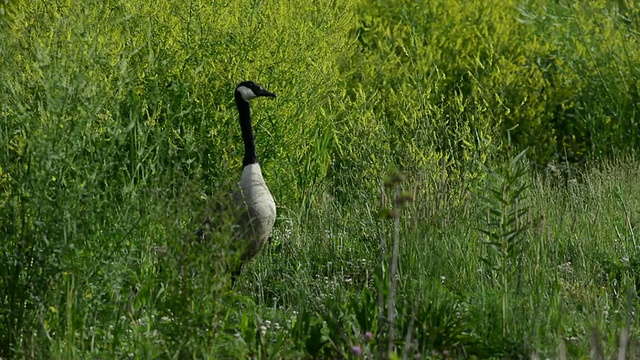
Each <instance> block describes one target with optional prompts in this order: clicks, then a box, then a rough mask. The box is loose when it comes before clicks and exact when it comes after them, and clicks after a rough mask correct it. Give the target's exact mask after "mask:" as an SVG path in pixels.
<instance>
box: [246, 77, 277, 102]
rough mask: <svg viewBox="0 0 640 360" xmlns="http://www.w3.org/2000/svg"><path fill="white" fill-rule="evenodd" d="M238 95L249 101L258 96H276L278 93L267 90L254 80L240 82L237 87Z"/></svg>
mask: <svg viewBox="0 0 640 360" xmlns="http://www.w3.org/2000/svg"><path fill="white" fill-rule="evenodd" d="M237 95H240V97H241V98H242V99H243V100H244V101H247V102H248V101H249V100H251V99H253V98H255V97H258V96H268V97H276V94H274V93H272V92H269V91H267V90H265V89H264V88H263V87H262V86H260V85H258V84H256V83H254V82H253V81H243V82H241V83H240V84H238V87H236V96H237Z"/></svg>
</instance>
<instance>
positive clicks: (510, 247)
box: [479, 149, 529, 333]
mask: <svg viewBox="0 0 640 360" xmlns="http://www.w3.org/2000/svg"><path fill="white" fill-rule="evenodd" d="M526 153H527V150H526V149H525V150H523V151H521V152H520V153H518V154H517V155H516V156H514V157H512V158H510V159H509V160H508V161H506V162H504V163H498V164H497V165H496V167H495V168H494V169H490V168H488V167H486V166H485V167H484V168H485V171H486V174H487V179H486V185H485V187H484V188H483V191H482V193H481V194H480V196H479V198H480V200H481V202H482V205H481V211H480V212H479V218H480V219H479V220H480V224H481V226H480V229H479V230H480V232H481V233H482V235H483V236H482V242H483V243H484V244H485V245H486V248H487V250H488V251H487V254H486V256H483V258H482V261H483V262H484V264H485V265H486V266H487V267H488V268H489V273H490V274H491V276H492V277H493V280H494V281H495V282H496V284H497V285H498V286H499V287H500V289H501V291H502V294H503V302H502V314H503V333H506V332H507V330H508V329H507V327H508V322H507V310H508V296H507V295H508V294H509V293H510V292H511V291H512V290H514V285H515V290H516V293H518V292H519V291H520V286H521V276H520V268H521V266H522V261H523V257H522V255H523V253H524V245H525V242H524V237H523V234H524V232H525V230H526V229H527V226H528V223H527V221H526V214H527V212H528V207H527V201H526V197H525V191H526V190H527V188H528V187H529V184H528V183H527V181H526V179H525V177H526V176H527V174H528V171H529V167H528V164H527V162H526V158H525V154H526ZM514 275H515V276H514ZM513 279H516V280H515V281H516V284H513Z"/></svg>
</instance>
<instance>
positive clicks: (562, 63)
mask: <svg viewBox="0 0 640 360" xmlns="http://www.w3.org/2000/svg"><path fill="white" fill-rule="evenodd" d="M639 13H640V8H638V6H637V5H635V4H634V3H633V2H629V1H625V0H620V1H613V2H612V1H604V0H599V1H590V2H573V3H572V2H563V1H515V0H507V1H497V0H496V1H494V0H491V1H477V2H469V1H445V0H437V1H407V0H390V1H378V0H320V1H315V2H259V1H250V0H241V1H198V0H192V1H188V2H176V1H166V0H165V1H156V2H144V1H114V0H110V1H91V0H90V1H83V2H76V1H71V0H68V1H62V0H59V1H53V2H51V1H31V2H26V1H4V2H2V3H0V19H1V21H0V28H1V31H2V36H0V233H1V234H2V237H3V239H2V245H1V248H2V253H1V254H0V261H1V264H0V265H1V266H0V268H1V269H2V270H1V272H0V288H1V289H2V292H1V293H0V309H2V310H0V326H2V331H0V348H1V350H0V356H9V355H11V354H18V353H21V354H27V353H28V352H29V351H36V352H37V351H44V349H46V350H48V351H49V350H50V351H54V352H55V351H56V350H59V351H61V352H62V353H64V351H68V352H69V353H65V354H67V355H69V354H71V355H73V354H74V351H79V350H78V349H87V348H90V345H88V344H91V343H92V341H95V339H96V338H99V339H101V340H102V341H104V342H105V343H109V344H111V345H106V346H105V347H104V349H103V348H101V350H104V351H107V352H109V351H115V348H116V347H118V346H119V345H115V344H119V340H118V339H114V338H111V337H110V336H112V335H110V332H109V331H107V330H103V331H104V333H100V334H98V335H96V333H93V335H87V332H85V331H84V328H85V327H87V328H88V327H90V326H93V325H92V324H98V323H100V322H102V321H103V319H105V318H109V317H113V318H120V316H125V317H126V316H132V315H131V314H132V313H136V311H139V312H145V311H149V312H151V310H150V309H151V308H153V306H160V305H158V304H159V303H161V302H162V301H164V300H162V301H161V300H160V298H161V297H160V295H158V294H159V293H162V292H164V293H165V294H166V293H170V292H171V289H172V288H171V286H173V285H171V284H172V283H171V280H167V279H166V278H169V279H170V278H171V276H172V275H175V274H173V273H171V271H169V270H166V266H165V272H164V273H163V275H158V274H157V272H156V270H157V269H156V266H157V263H156V261H157V259H156V258H155V257H154V256H155V255H153V254H155V253H154V250H153V249H155V247H157V246H168V247H169V248H170V249H175V248H178V247H180V246H181V244H180V239H181V238H182V237H184V236H185V234H189V233H190V232H191V231H192V230H193V224H192V223H193V220H192V219H193V218H196V215H197V214H199V213H200V212H201V211H202V210H203V209H204V208H205V206H206V202H207V199H208V198H209V197H211V196H216V195H218V194H220V193H223V192H225V191H227V190H229V189H230V188H232V187H233V186H234V185H233V184H234V182H235V181H236V180H235V179H236V178H237V174H238V173H239V169H240V160H239V159H240V158H241V156H242V155H241V154H242V145H241V138H240V134H239V129H238V124H237V114H236V110H235V105H234V103H233V98H232V89H233V88H234V86H235V85H236V84H237V83H238V82H239V81H242V80H245V79H252V80H255V81H257V82H258V83H260V84H261V85H264V86H265V87H266V88H267V89H269V90H271V91H273V92H275V93H277V94H278V98H277V99H275V100H274V101H255V102H254V103H253V104H252V111H253V117H254V126H255V131H256V138H257V148H258V157H259V159H260V161H261V163H262V166H263V171H264V173H265V177H266V180H267V182H268V183H269V186H270V188H271V190H272V192H273V193H274V196H275V197H276V199H277V202H278V206H279V213H280V214H281V216H280V219H279V223H278V224H279V226H278V227H280V228H285V227H288V226H289V225H285V224H291V223H295V224H297V225H296V226H302V225H303V224H305V222H308V223H310V224H313V221H317V222H318V223H316V224H315V225H309V228H307V229H304V228H298V227H294V229H297V230H295V231H297V232H296V235H297V236H298V238H297V239H298V243H297V244H296V246H298V247H299V248H298V250H295V251H303V250H300V248H304V247H305V246H307V245H305V244H307V243H308V242H309V241H308V239H309V238H308V236H309V233H310V232H314V231H317V232H322V231H329V230H328V229H327V228H324V229H323V228H321V227H317V228H315V227H314V226H319V225H320V224H322V223H323V222H326V221H330V222H332V223H334V225H331V226H338V225H341V226H345V227H351V228H352V229H355V230H354V231H355V232H356V233H358V235H357V236H358V237H361V238H362V239H368V238H371V237H372V236H374V235H372V234H374V233H375V231H373V230H371V228H370V227H369V225H370V223H369V222H367V221H365V220H359V219H361V218H367V217H371V211H369V210H372V209H373V208H375V206H377V205H376V202H374V201H373V200H372V199H373V198H374V197H375V196H376V195H377V193H378V187H379V181H380V179H381V178H382V177H383V175H384V174H385V173H386V172H387V171H388V170H389V169H391V168H399V169H401V170H402V171H404V172H406V173H407V174H408V175H409V178H410V181H411V183H412V184H415V185H414V190H415V191H414V193H415V194H416V195H418V196H420V195H423V196H426V198H427V199H430V200H434V199H435V203H436V204H439V205H442V204H444V203H445V202H446V203H447V204H458V205H460V204H463V203H465V202H467V201H468V200H469V196H470V195H469V192H470V191H471V190H473V189H474V188H475V187H477V186H480V185H481V184H482V180H483V178H484V176H485V172H484V170H483V166H481V164H484V165H488V166H491V164H493V163H494V162H495V161H499V160H501V159H503V158H504V157H505V156H506V154H507V152H506V151H507V150H510V149H512V148H517V149H520V148H524V147H527V146H528V147H530V149H531V151H530V152H529V153H528V156H529V160H530V161H531V163H532V164H535V165H537V167H538V168H539V169H540V168H543V167H545V166H548V165H556V164H558V163H565V162H569V163H584V162H588V161H591V160H598V161H599V160H606V159H610V158H611V157H613V156H616V155H621V154H622V155H630V154H631V155H632V154H635V153H636V152H637V150H638V149H639V146H640V133H639V132H640V130H639V128H638V114H637V109H638V103H639V100H640V98H639V85H638V77H639V75H640V66H639V64H640V47H639V46H638V35H637V34H638V32H637V30H638V16H639V15H638V14H639ZM434 193H436V195H434ZM442 194H446V195H442ZM429 196H432V197H429ZM334 201H335V203H334ZM333 206H335V207H336V208H333ZM451 206H453V205H451ZM443 207H444V205H443ZM317 208H320V209H322V210H321V211H320V210H318V212H317V213H314V212H309V211H310V210H309V209H317ZM439 211H440V209H435V210H434V209H427V210H424V209H423V210H420V211H419V212H418V213H417V214H418V215H422V216H423V217H424V218H428V217H430V216H433V215H434V214H436V213H438V212H439ZM312 214H315V215H312ZM335 214H345V215H344V216H343V217H342V218H339V217H337V215H335ZM313 216H316V218H314V217H313ZM323 216H324V218H323ZM416 216H417V215H416ZM443 216H444V219H445V220H443V221H444V222H445V223H447V222H450V221H451V218H452V217H453V218H455V215H452V214H449V215H443ZM317 217H320V218H321V220H318V218H317ZM314 219H315V220H314ZM327 226H329V225H327ZM338 227H339V226H338ZM330 230H331V231H330V232H331V233H333V228H332V229H330ZM418 237H419V236H418ZM305 239H307V240H305ZM363 241H364V240H363ZM357 244H359V245H354V246H356V247H357V246H361V245H362V244H360V243H357ZM367 246H368V245H367ZM306 249H307V250H308V249H309V248H306ZM363 249H364V250H366V249H367V247H366V246H365V247H364V248H358V249H357V250H353V252H354V253H358V254H360V253H361V252H363V253H366V251H364V250H363ZM325 250H326V249H325ZM193 251H194V253H197V249H193ZM288 251H294V250H291V249H289V250H288ZM347 252H348V251H347ZM319 253H320V254H325V253H323V252H322V251H320V252H319ZM326 254H328V255H327V258H331V255H330V253H326ZM223 255H224V254H223ZM351 255H354V254H351ZM354 256H355V255H354ZM345 257H347V256H346V255H345ZM327 258H318V259H316V260H317V263H322V262H323V261H324V260H326V259H327ZM206 261H209V263H207V262H206ZM309 261H310V263H312V261H311V260H309ZM211 262H212V260H211V259H208V260H206V259H205V262H204V263H203V264H201V265H202V266H204V267H206V266H208V265H210V263H211ZM211 266H213V265H211ZM313 266H320V265H313ZM416 266H417V265H416ZM214 267H215V266H214ZM276 270H277V268H276ZM167 271H168V272H167ZM158 276H160V278H161V277H163V276H164V277H166V278H165V280H166V283H167V284H169V285H166V288H162V286H165V285H160V284H161V283H162V284H165V283H163V282H162V281H160V280H159V278H158ZM176 278H177V277H176ZM214 283H215V281H214ZM174 285H175V286H182V285H180V284H174ZM306 285H308V286H310V288H309V289H311V290H309V291H308V293H307V294H302V293H299V294H296V295H295V296H294V295H292V294H290V293H285V291H284V288H277V285H274V288H271V289H267V290H265V289H258V290H256V289H253V288H251V289H250V290H251V291H254V292H253V293H252V294H253V295H254V296H255V297H257V298H259V299H261V301H265V297H266V295H265V291H266V292H273V293H276V294H279V296H281V297H282V298H286V297H287V296H289V297H291V298H292V299H293V298H300V299H304V301H308V300H309V298H311V297H312V295H311V294H314V291H319V290H318V289H315V290H313V289H312V285H309V284H306ZM207 286H212V285H211V283H208V285H207ZM282 286H284V285H282ZM313 286H315V285H313ZM158 287H161V288H162V291H160V290H159V289H158ZM132 288H135V289H136V291H134V293H137V294H143V295H139V296H138V297H137V298H136V299H137V300H135V301H134V302H133V305H131V306H133V308H134V310H131V309H125V308H124V307H123V305H122V304H123V303H127V301H128V299H129V297H130V296H133V295H131V291H132V290H131V289H132ZM196 288H197V287H196ZM285 288H286V287H285ZM173 290H175V289H173ZM137 291H139V292H137ZM202 291H203V293H204V292H206V291H204V290H202ZM216 291H217V290H216ZM219 291H220V293H217V292H214V293H215V295H208V296H211V298H208V299H209V300H211V301H210V302H209V303H207V304H211V306H210V307H207V311H209V313H208V314H214V315H211V316H212V317H215V316H218V315H219V314H221V313H222V312H223V311H224V309H225V307H226V305H225V304H226V303H227V302H225V301H227V300H228V299H226V298H224V296H223V295H220V294H222V293H223V290H219ZM176 293H179V291H177V290H176ZM144 294H147V295H144ZM149 294H154V295H153V296H152V295H149ZM181 294H183V293H181ZM256 294H260V295H256ZM191 295H193V297H195V296H196V295H198V296H199V295H202V294H201V293H198V294H195V295H194V294H191ZM218 295H219V296H218ZM181 296H184V297H186V296H187V295H186V293H184V294H183V295H181ZM447 296H449V295H447ZM140 299H142V300H140ZM180 299H182V300H180ZM174 300H175V299H174ZM175 301H186V300H185V298H180V297H178V298H177V300H175ZM291 301H292V303H293V302H294V301H293V300H291ZM300 301H302V300H300ZM168 303H169V302H167V303H166V304H164V305H162V306H166V307H169V305H167V304H168ZM292 303H291V304H289V306H292V307H293V306H294V305H292ZM149 304H153V306H151V305H149ZM183 305H184V304H183ZM318 306H320V305H318ZM434 306H435V305H434ZM184 308H185V312H184V314H183V316H185V318H189V317H190V316H191V317H194V316H195V315H194V314H197V313H198V311H199V310H201V309H200V308H199V307H198V304H195V303H191V305H190V306H185V307H184ZM65 309H66V311H65ZM216 314H217V315H216ZM175 315H176V316H180V314H175ZM236 315H237V314H236ZM244 321H248V320H246V319H245V320H244ZM114 326H116V328H118V327H119V326H124V325H123V324H122V323H119V322H118V321H116V324H115V325H114ZM196 327H197V326H194V328H196ZM65 331H66V332H65ZM167 331H169V330H167ZM180 331H181V330H176V333H179V332H180ZM194 331H195V330H194ZM487 331H488V330H487ZM114 332H115V333H117V331H114ZM43 333H44V334H46V336H42V334H43ZM78 334H80V335H78ZM139 335H140V336H141V337H142V334H139ZM254 335H255V334H254ZM76 336H79V337H80V338H76ZM83 336H85V337H88V338H85V337H83ZM91 336H93V340H92V338H91ZM194 336H195V335H194ZM256 339H257V338H256ZM212 341H213V340H212ZM216 341H218V342H219V343H226V342H228V341H231V340H229V339H228V338H220V339H218V338H216V340H215V341H213V343H216ZM256 341H258V340H256ZM182 345H184V344H182ZM109 346H111V347H112V348H111V349H110V350H106V348H108V347H109ZM184 346H186V347H188V346H187V345H184ZM238 346H239V345H238ZM97 347H98V348H100V346H97ZM134 347H135V346H134ZM52 349H53V350H52ZM234 349H235V348H234ZM235 350H237V349H235ZM245 350H246V349H245ZM229 351H231V350H229ZM25 356H26V355H25Z"/></svg>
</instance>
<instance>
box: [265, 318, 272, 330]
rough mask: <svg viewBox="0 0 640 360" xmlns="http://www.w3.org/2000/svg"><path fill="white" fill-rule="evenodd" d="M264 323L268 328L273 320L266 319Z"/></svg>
mask: <svg viewBox="0 0 640 360" xmlns="http://www.w3.org/2000/svg"><path fill="white" fill-rule="evenodd" d="M264 324H265V326H266V327H267V329H268V328H270V327H271V321H269V320H265V321H264Z"/></svg>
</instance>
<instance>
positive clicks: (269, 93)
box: [256, 89, 276, 97]
mask: <svg viewBox="0 0 640 360" xmlns="http://www.w3.org/2000/svg"><path fill="white" fill-rule="evenodd" d="M256 96H267V97H276V94H274V93H272V92H269V91H267V90H265V89H260V93H258V94H256Z"/></svg>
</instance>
